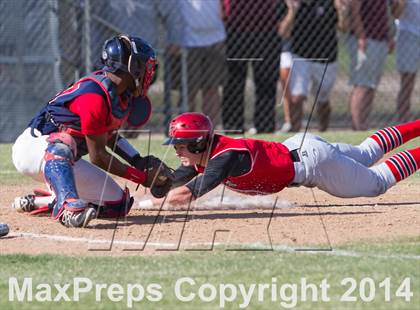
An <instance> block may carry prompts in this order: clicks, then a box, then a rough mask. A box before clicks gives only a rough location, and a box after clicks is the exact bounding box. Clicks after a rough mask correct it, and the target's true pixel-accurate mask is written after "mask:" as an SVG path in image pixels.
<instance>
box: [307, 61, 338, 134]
mask: <svg viewBox="0 0 420 310" xmlns="http://www.w3.org/2000/svg"><path fill="white" fill-rule="evenodd" d="M311 66H312V70H311V71H312V75H313V82H312V94H313V95H314V96H316V95H317V94H318V97H317V98H316V99H317V102H316V108H317V109H316V111H317V115H318V122H319V131H326V130H327V129H328V126H329V123H330V115H331V106H330V94H331V90H332V89H333V87H334V83H335V80H336V77H337V63H336V62H332V63H322V62H316V61H312V62H311ZM324 71H325V74H324Z"/></svg>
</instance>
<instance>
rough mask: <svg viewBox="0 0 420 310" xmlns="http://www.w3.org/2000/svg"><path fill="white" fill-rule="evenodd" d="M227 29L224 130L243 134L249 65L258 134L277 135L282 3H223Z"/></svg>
mask: <svg viewBox="0 0 420 310" xmlns="http://www.w3.org/2000/svg"><path fill="white" fill-rule="evenodd" d="M223 3H224V6H223V8H224V15H225V22H226V28H227V43H226V47H227V49H226V51H227V78H226V84H225V88H224V91H223V103H222V111H223V113H222V118H223V126H224V129H225V130H239V131H241V132H242V131H243V130H244V91H245V82H246V78H247V68H248V63H249V62H250V63H251V65H252V69H253V76H254V83H255V89H256V90H255V92H256V94H255V95H256V96H255V97H256V98H255V99H256V100H255V112H254V126H255V128H256V132H258V133H262V132H274V128H275V110H274V107H275V103H276V90H277V81H278V76H279V55H280V52H281V38H280V36H279V34H278V24H279V22H280V20H281V17H282V15H283V12H284V11H285V8H284V7H285V5H284V3H283V1H281V0H253V1H250V0H223Z"/></svg>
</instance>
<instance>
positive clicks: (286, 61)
mask: <svg viewBox="0 0 420 310" xmlns="http://www.w3.org/2000/svg"><path fill="white" fill-rule="evenodd" d="M292 64H293V58H292V52H291V51H290V42H289V41H287V40H283V47H282V51H281V55H280V84H281V87H282V90H283V95H282V97H281V100H282V101H281V104H282V105H283V114H284V123H283V125H282V126H281V128H280V130H279V132H280V133H286V132H290V131H291V130H292V122H291V117H290V102H291V101H292V95H291V94H290V87H289V85H288V83H289V77H290V69H291V68H292Z"/></svg>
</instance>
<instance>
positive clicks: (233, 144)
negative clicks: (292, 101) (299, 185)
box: [195, 135, 295, 195]
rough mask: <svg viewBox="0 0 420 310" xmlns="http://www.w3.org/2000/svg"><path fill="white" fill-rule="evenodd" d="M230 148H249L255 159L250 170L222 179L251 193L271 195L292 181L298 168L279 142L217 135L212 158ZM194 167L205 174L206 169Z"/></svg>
mask: <svg viewBox="0 0 420 310" xmlns="http://www.w3.org/2000/svg"><path fill="white" fill-rule="evenodd" d="M230 151H240V152H243V151H247V152H249V155H250V157H251V161H252V164H251V169H250V170H249V172H247V173H246V174H244V175H241V176H237V177H232V176H229V177H227V178H226V179H225V180H224V181H223V183H224V184H225V185H226V186H227V187H229V188H230V189H232V190H234V191H238V192H243V193H245V194H248V195H261V194H272V193H277V192H279V191H281V190H282V189H283V188H285V187H286V186H287V185H289V184H290V183H291V182H292V181H293V178H294V176H295V169H294V165H293V161H292V158H291V156H290V152H289V150H288V149H287V148H286V147H285V146H284V145H283V144H281V143H279V142H268V141H264V140H256V139H246V138H239V139H235V138H231V137H227V136H222V135H215V136H214V141H213V145H212V149H211V152H210V158H209V160H211V159H213V158H215V157H217V156H219V155H221V154H223V153H225V152H230ZM195 169H196V171H197V172H199V173H203V172H204V169H205V168H204V167H202V166H195Z"/></svg>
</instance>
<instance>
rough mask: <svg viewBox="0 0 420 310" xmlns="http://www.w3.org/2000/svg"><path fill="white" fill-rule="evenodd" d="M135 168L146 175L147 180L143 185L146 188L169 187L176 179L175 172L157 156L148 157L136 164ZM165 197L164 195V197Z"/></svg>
mask: <svg viewBox="0 0 420 310" xmlns="http://www.w3.org/2000/svg"><path fill="white" fill-rule="evenodd" d="M134 166H135V167H136V168H137V169H139V170H143V171H144V172H145V173H146V180H145V181H144V183H143V184H142V185H143V186H145V187H152V188H153V187H155V186H156V187H162V186H165V187H167V186H168V184H170V185H169V187H170V186H172V181H173V179H174V174H173V170H172V169H171V168H169V167H168V166H167V165H166V164H165V163H164V162H163V161H161V160H160V159H159V158H157V157H155V156H152V155H150V156H146V157H143V158H141V159H139V160H137V161H136V162H135V163H134ZM163 196H164V195H163Z"/></svg>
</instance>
